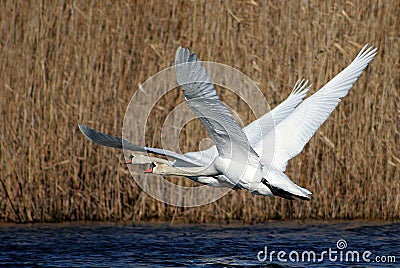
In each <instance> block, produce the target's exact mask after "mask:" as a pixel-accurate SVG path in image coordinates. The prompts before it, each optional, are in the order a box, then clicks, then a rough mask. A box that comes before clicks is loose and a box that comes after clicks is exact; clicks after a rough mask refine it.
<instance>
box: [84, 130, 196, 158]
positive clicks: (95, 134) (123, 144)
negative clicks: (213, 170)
mask: <svg viewBox="0 0 400 268" xmlns="http://www.w3.org/2000/svg"><path fill="white" fill-rule="evenodd" d="M78 126H79V129H80V130H81V132H82V133H83V134H84V135H85V136H86V138H88V139H89V140H91V141H92V142H94V143H97V144H100V145H103V146H107V147H113V148H119V149H125V150H130V151H135V152H143V153H153V154H158V155H163V156H167V157H171V158H173V159H175V160H176V161H179V162H180V163H181V165H185V166H199V164H198V163H195V162H193V161H192V160H191V159H189V158H187V157H185V156H184V155H182V154H178V153H175V152H172V151H169V150H163V149H158V148H151V147H142V146H138V145H136V144H133V143H131V142H129V141H127V140H124V139H122V138H119V137H115V136H111V135H107V134H104V133H102V132H100V131H97V130H94V129H92V128H90V127H88V126H85V125H78Z"/></svg>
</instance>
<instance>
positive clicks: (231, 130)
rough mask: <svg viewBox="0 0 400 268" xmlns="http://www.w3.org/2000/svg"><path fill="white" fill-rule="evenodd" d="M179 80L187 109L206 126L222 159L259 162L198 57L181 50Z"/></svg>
mask: <svg viewBox="0 0 400 268" xmlns="http://www.w3.org/2000/svg"><path fill="white" fill-rule="evenodd" d="M175 72H176V79H177V81H178V84H179V86H180V87H181V89H182V91H183V93H184V95H185V99H186V103H187V105H188V106H189V107H190V108H191V109H192V111H193V112H194V113H195V114H196V116H197V117H198V118H199V119H200V121H201V122H202V123H203V125H204V126H205V128H206V129H207V132H208V133H209V134H210V136H211V139H212V140H213V141H214V143H215V145H216V147H217V150H218V153H219V155H220V156H221V157H224V158H228V159H234V158H236V157H241V158H242V159H244V161H242V162H246V158H247V159H248V160H250V159H252V160H254V161H258V156H257V154H256V153H255V152H254V150H253V149H252V148H251V146H250V143H249V141H248V140H247V137H246V134H245V133H244V132H243V130H242V129H241V127H240V126H239V125H238V124H237V122H236V121H235V120H234V118H233V117H232V114H231V112H230V111H229V109H228V107H227V106H226V105H225V104H224V103H222V102H221V101H220V100H219V97H218V95H217V92H216V90H215V88H214V86H213V84H212V83H211V80H210V78H209V77H208V75H207V72H206V70H205V68H204V67H203V66H202V65H201V63H200V61H199V59H198V58H197V56H196V55H195V54H190V51H189V50H188V49H185V48H182V47H179V48H178V50H177V51H176V55H175Z"/></svg>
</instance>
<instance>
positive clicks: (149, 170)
mask: <svg viewBox="0 0 400 268" xmlns="http://www.w3.org/2000/svg"><path fill="white" fill-rule="evenodd" d="M152 172H153V167H150V168H149V169H146V170H145V171H144V173H152Z"/></svg>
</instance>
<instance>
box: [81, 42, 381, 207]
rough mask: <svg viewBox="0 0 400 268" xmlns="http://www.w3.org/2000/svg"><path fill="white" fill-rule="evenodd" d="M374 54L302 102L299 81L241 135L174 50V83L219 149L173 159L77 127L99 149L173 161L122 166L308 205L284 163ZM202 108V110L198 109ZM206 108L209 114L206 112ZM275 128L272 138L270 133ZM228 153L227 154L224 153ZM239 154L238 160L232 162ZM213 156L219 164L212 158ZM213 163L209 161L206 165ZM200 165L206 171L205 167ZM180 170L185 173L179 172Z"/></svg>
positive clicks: (368, 52) (186, 55)
mask: <svg viewBox="0 0 400 268" xmlns="http://www.w3.org/2000/svg"><path fill="white" fill-rule="evenodd" d="M375 55H376V49H373V48H372V47H370V48H367V46H365V47H364V48H363V49H362V50H361V51H360V53H359V54H358V56H357V57H356V58H355V60H354V61H353V62H352V63H351V64H350V65H349V66H348V67H347V68H345V69H344V70H343V71H342V72H341V73H339V74H338V75H337V76H336V77H334V78H333V79H332V80H331V81H330V82H329V83H328V84H326V85H325V86H324V87H322V88H321V89H320V90H319V91H318V92H316V93H315V94H314V95H312V96H311V97H309V98H308V99H306V100H305V101H304V102H302V101H303V98H304V97H305V94H306V93H307V91H308V90H309V89H310V88H309V87H307V81H304V80H302V81H298V83H296V85H295V87H294V89H293V91H292V93H291V94H290V96H289V97H288V98H287V99H286V100H285V101H284V102H283V103H281V104H280V105H278V106H277V107H276V108H275V109H273V110H272V111H270V112H269V113H267V114H266V115H264V116H262V117H261V118H259V119H258V120H256V121H254V122H253V123H251V124H250V125H248V126H246V127H245V128H243V130H242V129H240V127H239V126H238V125H237V123H236V122H235V121H234V119H233V118H232V116H231V115H230V112H229V110H227V108H226V106H225V105H224V104H223V103H221V102H220V101H219V98H218V96H217V95H216V92H215V89H214V87H213V85H212V83H211V81H210V79H209V77H208V75H207V73H206V71H205V69H204V67H202V66H201V64H200V62H199V60H198V58H197V57H196V55H194V54H192V55H190V52H189V50H188V49H184V48H181V47H179V48H178V50H177V53H176V58H175V64H176V73H177V80H178V84H179V85H180V86H181V88H182V90H183V91H184V93H185V98H186V100H187V102H188V105H189V107H190V108H192V110H193V111H194V112H195V113H196V115H197V116H198V117H199V119H200V120H201V121H202V122H203V124H204V125H205V126H206V128H207V131H209V133H210V136H211V137H212V138H213V140H214V142H215V141H216V140H218V142H221V141H223V142H225V141H227V140H230V139H231V140H232V142H231V141H228V144H229V145H228V146H225V145H224V146H225V147H224V146H222V145H221V144H220V145H219V144H218V143H216V145H214V146H212V147H210V148H209V149H207V150H204V151H200V152H189V153H186V154H178V153H175V152H172V151H169V150H164V149H158V148H150V147H141V146H137V145H135V144H133V143H130V142H128V141H126V140H123V139H122V138H119V137H114V136H110V135H107V134H104V133H101V132H98V131H96V130H94V129H91V128H89V127H88V126H84V125H79V128H80V130H81V131H82V133H83V134H84V135H85V136H86V137H87V138H88V139H90V140H91V141H93V142H95V143H98V144H100V145H103V146H108V147H115V148H121V149H122V148H125V149H127V150H131V151H134V152H139V153H145V152H150V153H154V154H158V155H163V156H168V157H171V158H173V159H174V161H173V162H169V161H167V160H165V159H162V158H157V157H148V156H144V155H141V154H136V153H134V154H132V155H131V157H130V159H129V160H128V161H127V162H128V163H130V164H146V163H150V162H153V164H152V165H151V168H150V169H149V170H147V172H152V173H155V174H160V175H177V176H187V177H188V178H190V179H193V180H195V181H198V182H200V183H203V184H208V185H210V186H216V187H224V186H227V187H232V186H234V185H235V186H234V187H237V188H245V189H247V190H249V191H251V192H253V193H254V194H259V195H267V196H270V195H276V196H281V197H284V198H287V199H293V197H298V198H300V199H306V200H309V195H310V194H311V192H309V191H308V190H306V189H304V188H302V187H300V186H297V185H296V184H294V183H293V182H292V181H291V180H290V179H289V178H288V177H287V176H286V175H285V174H284V173H283V172H284V171H285V169H286V164H287V161H288V160H290V159H291V158H293V157H294V156H296V155H297V154H298V153H300V151H301V150H302V149H303V147H304V146H305V144H306V143H307V142H308V141H309V139H310V138H311V137H312V136H313V134H314V133H315V131H316V130H317V129H318V128H319V126H320V125H321V124H322V123H323V122H324V121H325V120H326V118H327V117H328V116H329V114H330V113H331V112H332V111H333V110H334V108H335V107H336V106H337V104H338V103H339V101H340V98H342V97H344V96H345V95H347V93H348V91H349V89H350V88H351V86H352V85H353V83H354V82H355V81H356V80H357V78H358V77H359V76H360V75H361V73H362V71H363V70H364V69H365V67H366V66H367V65H368V63H369V62H370V61H371V60H372V59H373V57H374V56H375ZM199 81H201V83H200V82H199ZM207 98H208V99H207ZM196 99H197V100H196ZM202 103H206V105H204V104H202ZM191 104H192V105H193V107H192V106H191ZM211 104H212V105H211ZM202 105H203V108H201V107H202ZM206 106H210V107H211V108H214V109H209V110H208V111H205V110H207V109H206V108H205V107H206ZM196 107H197V108H196ZM210 111H211V112H212V111H214V112H216V113H215V114H219V113H221V111H222V112H223V113H222V114H221V115H220V116H221V118H218V116H217V117H216V116H215V114H213V115H211V114H210ZM204 115H205V116H204ZM207 116H208V118H212V119H213V120H211V121H215V120H216V119H217V121H215V122H219V123H217V124H216V123H215V122H214V123H212V122H210V120H209V121H207V119H204V118H207ZM219 119H222V120H219ZM220 123H222V125H221V124H220ZM213 124H214V125H213ZM275 125H276V127H275V133H274V132H273V131H271V130H272V129H273V128H274V126H275ZM214 126H217V127H216V128H215V129H211V130H210V127H214ZM218 126H219V128H218ZM225 127H228V128H226V130H228V131H226V130H222V131H220V130H221V128H222V129H224V128H225ZM239 130H240V131H239ZM218 131H219V133H218ZM227 132H229V133H227ZM226 134H229V135H226ZM231 134H232V135H231ZM243 134H244V135H243ZM274 135H275V142H274V139H273V138H274ZM229 136H230V137H229ZM226 137H228V139H226ZM235 143H236V144H235ZM218 146H219V148H218ZM221 146H222V147H221ZM222 148H224V149H225V151H224V149H222ZM227 148H228V149H229V153H227V152H228V150H226V149H227ZM244 148H247V149H244ZM233 151H235V154H233ZM238 155H240V157H237V156H238ZM216 156H217V158H218V159H215V157H216ZM214 159H215V160H214ZM213 160H214V162H212V164H211V165H209V164H210V161H213ZM205 165H209V166H208V167H207V168H204V166H205ZM182 167H185V169H184V170H182ZM260 182H261V183H260Z"/></svg>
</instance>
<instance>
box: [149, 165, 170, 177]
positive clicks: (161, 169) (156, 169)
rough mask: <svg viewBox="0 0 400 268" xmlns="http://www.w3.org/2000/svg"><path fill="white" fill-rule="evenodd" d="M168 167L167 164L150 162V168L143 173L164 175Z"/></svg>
mask: <svg viewBox="0 0 400 268" xmlns="http://www.w3.org/2000/svg"><path fill="white" fill-rule="evenodd" d="M168 167H170V166H169V165H167V164H164V163H159V162H152V163H151V165H150V168H149V169H147V170H145V171H144V173H153V174H158V175H164V174H165V172H166V169H167V168H168Z"/></svg>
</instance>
